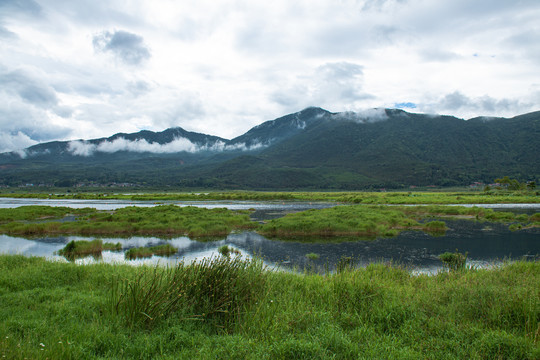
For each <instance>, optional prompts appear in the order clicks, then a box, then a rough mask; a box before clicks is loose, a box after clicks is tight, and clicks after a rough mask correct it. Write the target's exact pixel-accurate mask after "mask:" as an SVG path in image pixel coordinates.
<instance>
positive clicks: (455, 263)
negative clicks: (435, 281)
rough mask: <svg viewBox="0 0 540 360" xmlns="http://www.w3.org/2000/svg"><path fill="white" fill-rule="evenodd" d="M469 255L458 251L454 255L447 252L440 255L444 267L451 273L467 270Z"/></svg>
mask: <svg viewBox="0 0 540 360" xmlns="http://www.w3.org/2000/svg"><path fill="white" fill-rule="evenodd" d="M467 255H468V253H467V252H466V253H465V254H462V253H460V252H458V251H457V250H456V251H455V252H453V253H451V252H445V253H443V254H441V255H439V259H440V260H441V261H442V263H443V265H444V266H445V267H446V268H447V269H448V270H450V271H458V270H463V269H465V264H466V263H467Z"/></svg>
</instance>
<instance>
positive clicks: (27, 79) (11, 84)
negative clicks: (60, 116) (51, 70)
mask: <svg viewBox="0 0 540 360" xmlns="http://www.w3.org/2000/svg"><path fill="white" fill-rule="evenodd" d="M0 90H3V91H5V92H8V93H12V94H17V95H18V96H19V97H20V98H21V99H23V100H24V101H26V102H28V103H31V104H33V105H36V106H39V107H42V108H48V107H51V106H54V105H57V104H58V98H57V96H56V92H55V91H54V90H53V89H52V88H51V87H50V86H48V85H47V84H46V83H45V82H43V81H41V80H40V79H39V78H37V77H35V76H33V75H31V74H29V73H28V72H26V71H23V70H14V71H9V72H4V73H0Z"/></svg>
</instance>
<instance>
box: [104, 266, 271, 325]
mask: <svg viewBox="0 0 540 360" xmlns="http://www.w3.org/2000/svg"><path fill="white" fill-rule="evenodd" d="M263 270H264V267H263V265H262V261H260V260H242V259H240V258H239V257H234V258H230V257H227V256H222V257H218V258H211V259H208V258H205V259H203V260H202V261H200V262H197V263H193V264H190V265H185V264H183V263H180V264H179V265H178V266H177V267H176V268H168V269H160V268H154V269H153V271H151V272H149V271H147V270H146V269H143V270H142V271H141V272H140V273H139V274H137V276H136V277H135V278H133V279H126V280H120V281H118V280H115V281H114V283H113V286H112V293H111V304H112V306H113V310H114V312H115V313H116V314H117V315H119V316H120V317H122V318H124V319H125V320H126V322H127V323H128V324H129V325H130V326H138V325H144V326H146V327H152V326H154V325H156V324H157V323H158V322H159V321H162V320H164V319H166V318H168V317H170V316H179V317H181V318H184V319H192V320H200V321H207V322H211V323H212V324H213V325H214V326H216V327H218V328H222V329H226V330H231V329H232V327H233V325H234V324H235V321H237V319H238V317H239V316H240V315H241V314H243V313H244V312H246V311H247V310H248V308H249V306H250V305H252V304H253V303H254V302H255V301H256V300H257V298H258V296H260V294H261V292H262V291H263V289H264V283H265V278H266V277H265V272H264V271H263Z"/></svg>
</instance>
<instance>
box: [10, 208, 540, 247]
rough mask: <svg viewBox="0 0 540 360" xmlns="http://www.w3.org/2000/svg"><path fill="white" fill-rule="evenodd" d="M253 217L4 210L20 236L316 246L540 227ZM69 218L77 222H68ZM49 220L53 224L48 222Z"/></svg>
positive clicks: (409, 218) (472, 211)
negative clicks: (461, 229)
mask: <svg viewBox="0 0 540 360" xmlns="http://www.w3.org/2000/svg"><path fill="white" fill-rule="evenodd" d="M248 214H249V211H232V210H228V209H224V208H221V209H206V208H198V207H193V206H188V207H178V206H174V205H166V206H165V205H160V206H155V207H135V206H131V207H127V208H122V209H118V210H116V211H98V210H95V209H70V208H53V207H46V206H24V207H19V208H15V209H0V233H4V234H8V235H18V236H44V235H52V236H54V235H85V236H134V235H142V236H150V235H152V236H161V237H172V236H182V235H187V236H189V237H191V238H192V239H199V240H204V239H215V238H219V237H225V236H227V235H228V234H229V233H230V232H231V231H235V230H245V229H252V230H257V231H258V232H260V233H261V234H262V235H265V236H268V237H279V238H283V239H302V240H304V241H315V240H317V239H318V240H320V239H321V238H326V239H328V238H338V237H339V238H340V239H341V240H343V239H355V240H357V239H358V237H364V238H375V237H389V236H395V235H397V234H398V233H399V232H401V231H403V230H423V231H426V232H428V233H430V234H444V232H445V231H446V230H447V228H446V225H445V224H444V222H443V221H440V220H435V221H429V222H425V223H419V221H424V220H426V219H433V218H438V219H441V218H464V219H471V220H478V221H489V222H503V223H508V224H509V225H510V228H511V230H520V229H523V228H531V227H538V226H540V214H538V213H537V214H534V215H531V216H528V215H526V214H519V215H516V214H513V213H511V212H500V211H494V210H492V209H484V208H480V207H463V206H445V205H428V206H391V207H389V206H383V205H345V206H335V207H332V208H327V209H312V210H307V211H303V212H299V213H292V214H288V215H286V216H284V217H282V218H278V219H274V220H271V221H269V222H268V223H266V224H263V225H260V224H258V223H256V222H252V221H250V219H249V215H248ZM67 215H72V216H75V217H76V218H75V219H74V220H72V221H62V219H64V218H65V216H67ZM44 219H47V220H46V221H44Z"/></svg>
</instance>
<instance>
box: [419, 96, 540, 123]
mask: <svg viewBox="0 0 540 360" xmlns="http://www.w3.org/2000/svg"><path fill="white" fill-rule="evenodd" d="M417 108H418V109H419V110H421V111H426V112H431V113H442V112H447V113H449V114H453V115H457V114H461V115H460V116H463V117H475V116H490V115H493V116H507V115H515V114H519V113H523V112H526V111H530V110H533V108H534V104H532V103H529V102H526V101H522V100H520V99H512V98H501V99H497V98H494V97H491V96H488V95H484V96H479V97H469V96H467V95H465V94H463V93H462V92H460V91H454V92H452V93H449V94H446V95H444V96H442V97H440V98H439V99H437V100H436V101H435V102H433V103H425V104H417Z"/></svg>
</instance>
